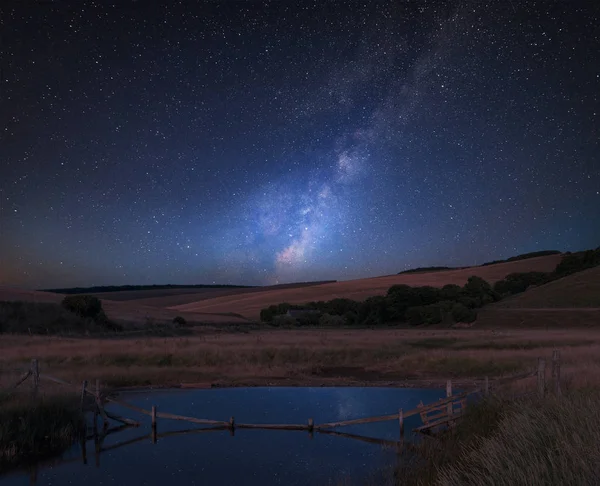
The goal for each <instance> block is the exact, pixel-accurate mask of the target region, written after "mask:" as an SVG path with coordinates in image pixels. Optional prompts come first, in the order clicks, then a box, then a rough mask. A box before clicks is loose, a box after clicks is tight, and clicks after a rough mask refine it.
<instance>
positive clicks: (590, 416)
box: [433, 391, 600, 486]
mask: <svg viewBox="0 0 600 486" xmlns="http://www.w3.org/2000/svg"><path fill="white" fill-rule="evenodd" d="M484 407H485V406H484ZM491 415H492V416H491V417H488V423H491V424H494V427H493V428H492V430H491V431H488V433H482V432H481V431H476V430H471V431H470V433H469V436H470V437H469V440H468V441H463V442H462V443H460V444H457V446H458V450H459V451H460V452H459V454H458V455H457V457H455V459H454V460H453V461H451V462H449V463H448V464H446V465H445V466H443V467H442V468H440V469H438V474H437V475H436V476H437V478H436V480H435V482H434V483H433V484H436V485H439V486H449V485H453V486H455V485H465V486H466V485H480V484H488V485H490V486H491V485H494V486H501V485H507V486H508V485H511V486H512V485H556V486H559V485H565V484H581V485H592V484H598V483H600V448H599V447H598V444H599V443H600V395H599V393H598V391H586V392H578V393H572V394H571V395H569V396H567V397H566V398H563V399H556V398H552V397H551V398H546V399H545V400H543V401H540V400H539V399H534V400H531V401H528V402H525V403H503V404H502V407H498V408H497V409H495V410H493V412H492V414H491ZM465 427H467V428H468V427H471V428H472V424H465Z"/></svg>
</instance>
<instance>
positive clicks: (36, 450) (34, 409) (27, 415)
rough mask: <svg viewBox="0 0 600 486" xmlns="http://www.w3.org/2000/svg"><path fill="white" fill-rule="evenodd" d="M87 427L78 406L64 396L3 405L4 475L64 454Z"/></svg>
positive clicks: (0, 460) (0, 451) (0, 457)
mask: <svg viewBox="0 0 600 486" xmlns="http://www.w3.org/2000/svg"><path fill="white" fill-rule="evenodd" d="M83 424H84V422H83V415H82V414H81V412H80V411H79V409H78V407H77V406H76V404H74V403H73V401H72V400H69V399H66V398H64V397H46V398H42V399H40V400H39V401H37V402H35V403H32V402H30V401H28V400H25V399H22V400H16V401H14V400H13V401H10V402H9V403H6V402H4V403H0V472H2V471H5V470H7V469H10V468H11V467H15V466H18V465H21V464H23V463H27V462H32V461H35V460H37V459H40V458H43V457H46V456H50V455H53V454H56V453H58V452H61V451H63V450H64V449H66V448H68V447H69V446H70V445H71V444H73V442H74V441H75V440H76V439H77V438H78V437H79V436H80V434H81V433H82V429H83Z"/></svg>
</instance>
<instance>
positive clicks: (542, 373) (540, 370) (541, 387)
mask: <svg viewBox="0 0 600 486" xmlns="http://www.w3.org/2000/svg"><path fill="white" fill-rule="evenodd" d="M537 387H538V395H539V396H540V397H541V398H543V397H544V394H545V392H546V360H545V359H544V358H538V367H537Z"/></svg>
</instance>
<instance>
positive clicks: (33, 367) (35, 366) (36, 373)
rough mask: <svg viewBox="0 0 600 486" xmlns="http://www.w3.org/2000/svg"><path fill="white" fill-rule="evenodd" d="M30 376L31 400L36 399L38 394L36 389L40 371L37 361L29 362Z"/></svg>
mask: <svg viewBox="0 0 600 486" xmlns="http://www.w3.org/2000/svg"><path fill="white" fill-rule="evenodd" d="M31 376H32V377H33V380H32V382H31V394H32V396H33V398H36V397H37V393H38V387H39V385H40V369H39V365H38V360H37V359H32V360H31Z"/></svg>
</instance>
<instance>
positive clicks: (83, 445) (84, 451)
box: [81, 432, 87, 464]
mask: <svg viewBox="0 0 600 486" xmlns="http://www.w3.org/2000/svg"><path fill="white" fill-rule="evenodd" d="M85 435H86V434H85V432H84V433H83V435H82V437H81V459H82V460H83V463H84V464H87V449H86V445H87V444H86V440H87V439H86V436H85Z"/></svg>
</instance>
